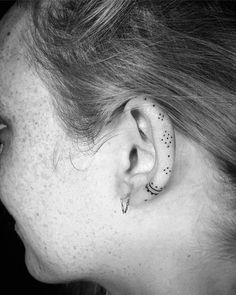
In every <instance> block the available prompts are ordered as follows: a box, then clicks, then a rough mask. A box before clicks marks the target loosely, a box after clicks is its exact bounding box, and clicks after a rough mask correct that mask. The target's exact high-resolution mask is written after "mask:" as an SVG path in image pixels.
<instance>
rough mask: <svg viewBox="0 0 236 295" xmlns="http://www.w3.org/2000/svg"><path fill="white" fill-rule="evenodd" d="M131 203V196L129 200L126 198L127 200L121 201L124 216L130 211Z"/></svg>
mask: <svg viewBox="0 0 236 295" xmlns="http://www.w3.org/2000/svg"><path fill="white" fill-rule="evenodd" d="M129 201H130V196H128V198H125V199H120V203H121V210H122V213H123V214H125V213H127V211H128V208H129Z"/></svg>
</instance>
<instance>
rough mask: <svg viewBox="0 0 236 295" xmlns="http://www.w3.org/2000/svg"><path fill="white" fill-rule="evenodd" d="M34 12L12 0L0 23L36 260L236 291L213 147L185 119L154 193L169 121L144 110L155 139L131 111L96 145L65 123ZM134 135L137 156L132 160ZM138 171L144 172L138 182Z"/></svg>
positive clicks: (113, 287) (24, 218)
mask: <svg viewBox="0 0 236 295" xmlns="http://www.w3.org/2000/svg"><path fill="white" fill-rule="evenodd" d="M27 17H28V16H27V14H26V13H25V12H24V11H23V10H22V9H20V8H17V7H13V8H12V9H11V10H10V11H9V12H8V14H7V15H6V16H5V17H4V19H3V20H2V21H1V25H0V28H1V29H0V41H1V42H0V44H1V49H0V103H1V112H0V115H1V116H2V117H3V118H5V119H6V121H7V123H8V129H7V130H5V131H4V132H5V134H4V138H5V146H4V151H3V153H2V154H1V157H0V188H1V189H0V191H1V201H2V202H3V204H4V205H5V206H6V208H7V209H8V211H9V212H10V214H11V215H12V216H13V217H14V218H15V220H16V225H17V232H18V234H19V235H20V237H21V239H22V242H23V243H24V246H25V249H26V256H25V260H26V265H27V268H28V270H29V272H30V273H31V274H32V275H33V276H34V277H35V278H36V279H38V280H40V281H43V282H48V283H56V282H60V283H61V282H67V281H75V280H79V279H86V280H93V281H96V282H98V283H100V284H102V285H103V286H104V287H105V288H107V289H108V290H109V291H110V292H111V294H113V295H118V294H126V295H127V294H137V295H139V294H150V295H152V294H161V295H162V294H175V295H176V294H181V295H185V294H186V295H187V294H188V295H189V294H192V295H200V294H201V295H203V294H208V295H209V294H233V293H230V292H231V291H232V290H231V291H230V288H231V287H232V282H233V276H232V268H230V267H229V266H228V265H227V264H226V263H223V262H219V261H218V260H217V259H216V256H215V255H214V253H215V251H214V247H213V248H212V242H211V240H210V238H209V237H208V235H207V233H208V232H209V228H210V220H211V218H212V216H214V214H215V211H214V210H216V209H214V208H215V207H214V204H213V202H212V201H211V198H210V197H209V196H208V193H209V191H212V192H213V189H212V188H213V184H214V169H213V168H212V167H211V166H210V165H207V164H206V163H207V162H206V156H207V155H206V153H205V152H204V151H203V150H202V149H201V148H200V147H199V146H197V145H196V144H194V143H192V142H191V141H190V140H188V139H187V138H185V137H184V136H182V135H181V134H180V133H179V132H177V131H176V130H175V141H176V142H175V149H176V151H175V163H174V169H173V170H172V173H171V178H170V180H169V182H168V186H167V188H166V190H165V191H163V193H162V194H161V195H160V197H158V198H156V199H155V200H153V201H151V202H145V201H144V200H145V199H146V197H147V196H148V193H147V192H145V191H144V190H143V188H144V186H145V182H144V181H143V179H146V180H148V181H150V180H151V178H150V175H152V176H153V175H154V176H155V173H156V170H155V169H154V170H152V169H151V168H150V167H153V165H154V162H155V160H156V157H157V155H156V154H155V153H153V146H155V145H158V143H157V142H153V141H152V140H151V137H150V132H154V131H155V128H158V124H159V123H158V122H157V125H156V126H157V127H155V128H153V126H152V125H150V123H149V119H150V120H154V118H152V115H151V114H146V116H143V125H142V126H141V125H140V128H143V126H144V128H143V132H144V133H145V134H146V136H147V137H148V138H149V139H150V140H149V144H147V143H146V142H145V141H144V140H142V138H141V136H140V133H139V131H138V128H137V124H134V118H133V117H132V116H131V115H130V113H129V112H126V113H125V114H124V116H122V117H121V119H120V120H119V121H118V122H116V124H115V125H114V129H113V131H112V132H113V135H116V136H114V137H112V138H111V139H110V140H109V141H107V142H106V143H105V144H104V145H103V146H102V147H101V149H100V150H99V151H98V152H97V153H96V154H91V153H83V152H81V149H83V147H82V144H81V143H80V142H79V141H78V142H77V141H74V140H72V139H71V138H69V137H68V136H67V135H66V133H65V132H64V130H63V129H62V127H61V125H60V121H59V119H58V117H57V115H56V113H55V110H54V108H53V106H52V98H51V96H50V94H49V92H48V90H47V88H46V87H45V85H44V84H43V82H42V81H41V80H40V78H39V77H38V76H37V75H36V72H35V71H34V69H33V68H31V67H30V66H28V64H27V62H26V58H25V56H24V54H25V48H24V46H23V43H22V33H23V32H24V31H25V29H26V20H27ZM9 32H10V35H9V34H8V33H9ZM140 101H141V98H140ZM140 101H139V100H137V101H134V105H135V104H137V105H139V106H140ZM140 111H141V114H142V112H143V114H145V110H144V109H142V108H140ZM149 116H150V117H149ZM127 126H128V127H129V128H127ZM147 130H149V131H150V132H147ZM134 144H136V145H137V146H138V156H137V157H136V162H135V165H134V168H132V169H130V170H129V172H127V168H129V167H130V166H131V163H130V153H131V150H132V147H133V145H134ZM121 147H122V148H121ZM141 150H145V151H146V152H141ZM150 155H151V156H150ZM151 170H152V171H151ZM135 171H139V172H140V173H141V174H142V175H143V176H145V177H143V178H141V180H140V182H139V184H135V185H134V186H133V187H132V186H131V185H129V184H131V179H136V176H137V173H136V172H135ZM150 171H151V172H152V173H151V172H150ZM206 175H208V176H209V177H206ZM137 179H138V178H137ZM125 183H126V184H127V183H128V186H125ZM136 183H138V181H137V182H136ZM130 187H132V190H131V191H130V192H131V193H132V199H131V204H130V208H129V211H128V212H127V214H122V212H121V207H120V198H121V196H124V195H125V193H126V192H127V189H129V188H130ZM145 194H146V195H145ZM136 200H138V201H137V202H136Z"/></svg>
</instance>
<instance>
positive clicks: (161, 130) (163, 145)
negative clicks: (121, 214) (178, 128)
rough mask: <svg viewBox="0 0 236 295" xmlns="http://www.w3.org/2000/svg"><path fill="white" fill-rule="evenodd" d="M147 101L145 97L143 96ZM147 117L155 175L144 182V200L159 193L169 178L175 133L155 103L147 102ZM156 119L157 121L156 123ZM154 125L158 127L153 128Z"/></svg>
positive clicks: (173, 157) (168, 120)
mask: <svg viewBox="0 0 236 295" xmlns="http://www.w3.org/2000/svg"><path fill="white" fill-rule="evenodd" d="M144 100H145V101H147V102H148V100H147V98H144ZM147 108H148V112H151V114H150V116H149V118H151V120H153V122H152V125H153V126H154V128H153V130H154V131H155V132H153V141H154V142H155V150H156V151H155V152H156V162H155V165H154V168H153V170H154V171H155V176H154V177H153V178H152V179H151V181H150V182H149V183H147V184H146V186H145V190H146V192H147V193H148V194H147V198H146V199H145V201H149V200H152V199H153V198H155V197H156V196H157V195H159V194H160V193H161V192H162V191H163V190H164V189H165V187H166V185H167V183H168V182H169V180H170V176H171V172H172V169H173V164H174V159H175V134H174V128H173V125H172V123H171V121H170V119H169V117H168V116H167V115H166V114H165V113H164V112H163V111H162V110H161V109H160V108H159V106H157V105H155V103H153V104H150V101H149V102H148V104H147ZM157 120H158V121H159V123H158V124H157ZM155 125H156V126H158V128H155Z"/></svg>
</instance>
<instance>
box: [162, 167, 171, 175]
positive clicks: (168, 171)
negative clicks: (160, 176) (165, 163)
mask: <svg viewBox="0 0 236 295" xmlns="http://www.w3.org/2000/svg"><path fill="white" fill-rule="evenodd" d="M163 171H164V172H165V174H169V173H170V172H171V169H170V168H169V167H166V169H163Z"/></svg>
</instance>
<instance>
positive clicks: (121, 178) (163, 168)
mask: <svg viewBox="0 0 236 295" xmlns="http://www.w3.org/2000/svg"><path fill="white" fill-rule="evenodd" d="M122 120H123V124H122V123H121V125H120V128H122V134H123V133H125V135H126V136H125V138H126V140H127V142H126V143H124V146H123V147H122V149H120V151H119V152H118V153H119V155H120V156H121V158H122V159H121V161H120V165H121V166H120V167H119V173H118V175H117V187H118V190H119V192H118V193H119V196H120V198H121V202H122V210H123V203H125V200H126V201H128V204H127V203H126V205H125V206H124V210H123V213H124V212H126V211H127V209H128V205H130V206H131V207H132V206H135V205H140V204H142V203H143V202H147V201H151V200H153V199H155V198H157V196H158V195H159V194H160V193H161V192H162V191H163V190H164V189H165V188H166V187H167V185H168V182H169V180H170V177H171V173H172V170H173V164H174V160H175V134H174V129H173V125H172V122H171V120H170V118H169V117H168V115H167V114H166V113H165V112H163V110H162V109H161V107H160V106H159V105H158V104H157V103H156V102H155V101H153V100H150V99H148V98H146V97H144V98H134V99H131V100H130V101H129V102H128V103H127V104H126V106H125V109H124V117H123V119H122ZM122 163H123V164H122ZM124 163H125V164H124ZM127 167H128V169H127ZM125 207H126V208H125Z"/></svg>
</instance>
